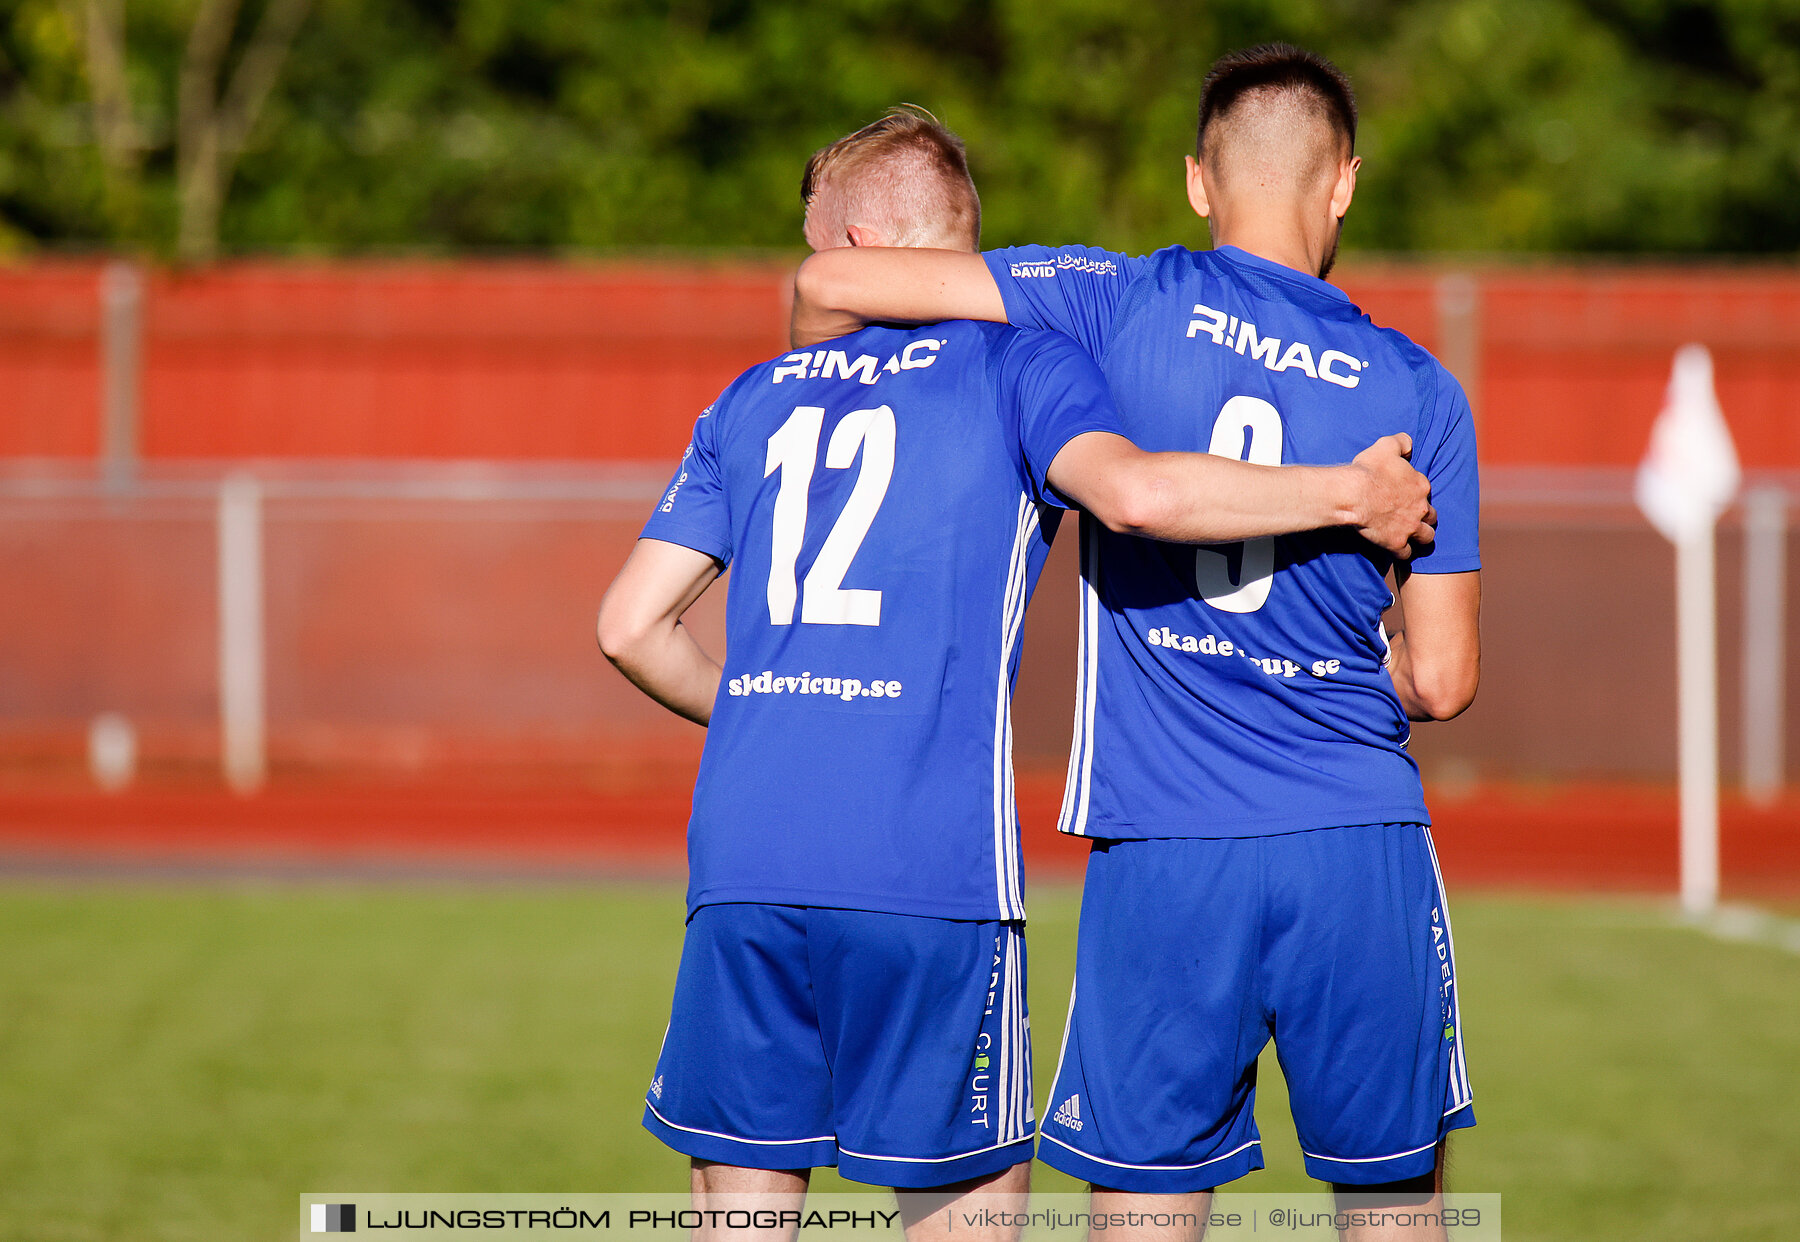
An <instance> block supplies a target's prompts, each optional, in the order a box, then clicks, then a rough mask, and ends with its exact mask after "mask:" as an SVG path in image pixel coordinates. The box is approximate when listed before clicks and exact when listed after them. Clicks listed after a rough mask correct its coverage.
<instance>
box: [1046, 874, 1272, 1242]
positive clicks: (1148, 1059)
mask: <svg viewBox="0 0 1800 1242" xmlns="http://www.w3.org/2000/svg"><path fill="white" fill-rule="evenodd" d="M1255 846H1256V843H1255V842H1254V841H1238V840H1162V841H1114V842H1102V843H1097V844H1096V846H1095V848H1094V851H1093V854H1092V855H1091V856H1090V858H1089V861H1088V872H1087V882H1086V886H1085V888H1084V890H1083V893H1082V906H1081V929H1080V935H1079V938H1078V940H1077V943H1076V950H1075V953H1076V959H1075V991H1074V994H1073V995H1072V996H1071V998H1070V1009H1069V1020H1068V1028H1067V1031H1066V1033H1065V1035H1064V1037H1063V1051H1062V1055H1061V1058H1060V1062H1059V1064H1058V1067H1057V1076H1056V1082H1055V1085H1054V1087H1053V1088H1052V1091H1051V1094H1050V1102H1051V1107H1050V1116H1049V1118H1048V1119H1046V1121H1045V1123H1044V1126H1043V1131H1042V1135H1041V1141H1040V1144H1039V1147H1038V1157H1039V1159H1041V1160H1043V1161H1044V1163H1046V1164H1048V1165H1050V1166H1051V1167H1053V1168H1057V1169H1060V1170H1062V1171H1063V1172H1065V1173H1070V1174H1072V1175H1074V1176H1076V1177H1080V1178H1082V1179H1084V1180H1085V1181H1087V1182H1088V1183H1089V1184H1090V1185H1091V1186H1093V1188H1094V1200H1093V1201H1094V1206H1095V1210H1096V1211H1100V1210H1104V1211H1106V1212H1108V1213H1115V1214H1116V1213H1125V1214H1126V1215H1127V1219H1128V1220H1129V1219H1130V1218H1131V1217H1132V1216H1133V1215H1135V1217H1137V1218H1138V1219H1137V1221H1136V1223H1135V1224H1130V1223H1128V1224H1125V1225H1123V1226H1120V1227H1118V1228H1114V1227H1110V1226H1109V1227H1108V1228H1107V1230H1106V1233H1105V1236H1106V1237H1107V1238H1109V1239H1124V1238H1129V1239H1140V1238H1142V1239H1158V1240H1159V1242H1161V1240H1163V1239H1183V1240H1191V1239H1197V1238H1199V1237H1200V1236H1202V1234H1203V1233H1204V1230H1205V1221H1206V1211H1207V1208H1208V1206H1209V1203H1210V1192H1211V1190H1212V1189H1213V1187H1215V1186H1217V1185H1220V1184H1222V1183H1224V1182H1228V1181H1231V1180H1233V1179H1234V1178H1237V1177H1241V1176H1242V1175H1243V1174H1245V1173H1247V1172H1249V1171H1250V1170H1252V1169H1259V1168H1261V1167H1262V1140H1261V1138H1260V1137H1259V1136H1258V1134H1257V1131H1256V1120H1255V1115H1254V1102H1255V1088H1256V1058H1257V1054H1258V1053H1259V1052H1260V1051H1261V1049H1262V1047H1263V1045H1264V1044H1265V1043H1266V1042H1267V1040H1268V1018H1267V1014H1266V1013H1265V1011H1264V1008H1263V1005H1262V1002H1261V999H1260V997H1258V995H1257V994H1256V992H1255V982H1256V980H1255V974H1256V972H1255V957H1256V951H1257V942H1258V926H1259V919H1260V914H1259V907H1260V904H1261V896H1260V881H1259V879H1258V874H1257V865H1256V862H1257V856H1256V852H1255Z"/></svg>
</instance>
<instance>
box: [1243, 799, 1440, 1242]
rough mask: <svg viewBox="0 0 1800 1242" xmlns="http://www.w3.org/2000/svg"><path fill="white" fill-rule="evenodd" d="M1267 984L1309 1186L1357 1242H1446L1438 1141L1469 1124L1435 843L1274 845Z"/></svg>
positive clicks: (1348, 840) (1390, 839) (1366, 837)
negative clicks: (1333, 1193)
mask: <svg viewBox="0 0 1800 1242" xmlns="http://www.w3.org/2000/svg"><path fill="white" fill-rule="evenodd" d="M1265 848H1266V850H1267V852H1268V872H1269V876H1270V879H1269V885H1270V906H1269V952H1268V955H1267V957H1266V959H1265V970H1266V971H1267V973H1268V978H1267V979H1266V980H1265V983H1264V989H1265V991H1266V993H1267V994H1268V996H1269V997H1270V999H1271V1001H1272V1003H1273V1005H1274V1009H1275V1013H1276V1019H1275V1050H1276V1053H1277V1055H1278V1056H1279V1057H1280V1059H1281V1066H1282V1071H1283V1073H1284V1074H1285V1075H1286V1076H1287V1079H1288V1090H1289V1095H1290V1099H1291V1100H1292V1103H1293V1109H1294V1123H1295V1127H1296V1129H1297V1130H1298V1132H1299V1137H1300V1146H1301V1151H1302V1153H1303V1154H1304V1156H1305V1159H1306V1166H1307V1171H1308V1172H1309V1173H1311V1174H1312V1175H1313V1176H1314V1177H1317V1178H1319V1179H1321V1180H1322V1181H1328V1182H1330V1183H1332V1185H1333V1188H1334V1189H1335V1190H1337V1191H1338V1193H1339V1194H1340V1195H1341V1196H1343V1198H1342V1204H1343V1206H1345V1207H1346V1208H1352V1209H1354V1208H1356V1207H1360V1206H1363V1205H1362V1203H1361V1201H1360V1200H1359V1198H1358V1197H1359V1196H1360V1195H1363V1194H1371V1195H1375V1196H1378V1199H1379V1201H1386V1202H1387V1203H1388V1204H1389V1206H1388V1207H1387V1208H1385V1209H1383V1208H1380V1207H1379V1206H1378V1205H1377V1204H1376V1203H1371V1204H1370V1205H1369V1206H1370V1207H1371V1209H1372V1212H1371V1215H1370V1217H1369V1219H1368V1220H1367V1221H1365V1222H1359V1223H1357V1224H1355V1225H1353V1226H1352V1228H1351V1229H1350V1230H1349V1231H1346V1233H1345V1237H1347V1238H1354V1239H1357V1242H1373V1240H1374V1239H1403V1238H1404V1239H1420V1240H1424V1239H1441V1238H1442V1237H1443V1236H1444V1231H1443V1225H1442V1222H1441V1219H1440V1216H1441V1214H1440V1213H1438V1212H1437V1211H1434V1210H1433V1209H1434V1208H1435V1207H1437V1206H1438V1205H1439V1204H1440V1203H1441V1186H1442V1182H1441V1177H1442V1156H1443V1150H1444V1139H1445V1137H1446V1135H1448V1134H1449V1133H1450V1132H1451V1131H1452V1130H1455V1129H1459V1128H1462V1127H1464V1126H1471V1125H1474V1124H1475V1118H1474V1109H1473V1106H1472V1093H1471V1090H1470V1087H1469V1079H1468V1072H1467V1069H1466V1067H1465V1065H1464V1061H1463V1032H1462V1027H1461V1020H1460V1016H1459V1012H1458V1010H1459V1007H1458V1004H1457V995H1456V987H1457V984H1456V959H1455V953H1454V950H1453V946H1452V941H1451V933H1450V922H1449V911H1448V907H1447V906H1446V904H1445V902H1444V896H1443V888H1442V884H1441V883H1440V881H1439V879H1438V875H1437V867H1436V860H1435V858H1434V856H1433V854H1432V851H1431V844H1430V838H1429V835H1428V834H1427V832H1426V830H1425V829H1424V828H1423V827H1422V826H1420V825H1416V824H1378V825H1366V826H1362V827H1354V828H1329V829H1323V830H1320V831H1316V832H1304V833H1293V834H1290V835H1288V836H1284V837H1273V838H1270V839H1269V840H1268V841H1267V843H1266V847H1265Z"/></svg>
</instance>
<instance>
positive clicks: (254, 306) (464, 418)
mask: <svg viewBox="0 0 1800 1242" xmlns="http://www.w3.org/2000/svg"><path fill="white" fill-rule="evenodd" d="M100 273H101V267H100V265H99V264H38V265H28V266H22V267H13V268H4V269H0V456H21V455H25V456H51V457H85V456H90V455H92V454H93V453H95V452H96V450H97V445H98V432H97V424H98V418H99V408H98V407H99V377H98V374H97V358H98V352H99V351H98V343H97V325H98V322H99V313H98V305H99V296H98V289H99V281H100ZM1472 274H1473V275H1474V276H1475V277H1476V279H1477V281H1478V284H1479V288H1480V305H1479V310H1478V315H1477V323H1478V325H1479V327H1478V341H1479V345H1478V347H1477V349H1476V350H1475V351H1474V354H1473V357H1472V358H1471V357H1462V356H1459V355H1458V353H1457V351H1456V346H1455V342H1454V341H1445V340H1443V339H1441V336H1442V333H1441V322H1440V318H1439V314H1438V310H1437V292H1438V284H1439V280H1440V276H1441V271H1440V270H1439V269H1432V268H1424V267H1404V268H1381V267H1372V266H1367V265H1365V266H1363V267H1362V268H1360V269H1358V268H1356V267H1355V266H1352V267H1351V268H1350V269H1349V270H1348V271H1347V272H1345V273H1344V276H1343V283H1344V286H1345V288H1347V289H1348V290H1349V292H1350V293H1351V295H1352V296H1353V297H1354V298H1356V299H1357V300H1358V301H1359V302H1360V303H1361V304H1362V305H1363V306H1364V307H1365V308H1366V309H1367V310H1368V311H1369V312H1370V313H1371V314H1372V315H1373V316H1374V317H1375V319H1376V320H1377V321H1378V322H1382V323H1386V324H1390V325H1392V326H1394V327H1397V328H1399V329H1401V330H1402V331H1405V332H1407V333H1409V334H1410V335H1412V336H1414V337H1415V338H1416V339H1418V340H1419V341H1420V342H1421V343H1422V344H1424V345H1426V346H1427V347H1429V348H1433V349H1435V350H1438V351H1439V352H1440V353H1441V354H1443V356H1444V357H1445V360H1446V361H1447V362H1448V363H1449V364H1450V365H1451V366H1452V367H1453V369H1456V370H1459V371H1460V372H1461V373H1462V374H1463V377H1464V378H1465V380H1468V381H1470V385H1469V386H1470V388H1471V389H1472V395H1473V397H1474V400H1475V404H1476V408H1477V414H1478V417H1479V419H1480V426H1481V437H1482V452H1483V457H1484V459H1485V460H1486V461H1487V462H1489V463H1490V464H1496V465H1503V464H1504V465H1511V464H1518V465H1628V464H1631V463H1633V462H1635V461H1636V460H1637V459H1638V457H1639V455H1640V454H1641V453H1642V451H1643V448H1644V445H1645V444H1646V442H1647V440H1648V436H1649V426H1650V420H1651V419H1652V418H1653V417H1654V416H1655V413H1656V410H1657V408H1658V406H1659V405H1660V403H1661V400H1662V391H1663V387H1664V385H1665V383H1666V382H1667V377H1668V369H1669V362H1670V359H1671V356H1672V354H1673V352H1674V350H1675V348H1676V347H1677V346H1678V345H1680V344H1682V343H1683V342H1685V341H1689V340H1699V341H1704V342H1706V343H1707V344H1709V345H1710V346H1712V348H1713V351H1714V354H1715V357H1716V360H1717V371H1718V384H1719V396H1720V400H1721V403H1722V404H1723V406H1724V409H1725V413H1726V417H1727V418H1728V419H1729V420H1730V422H1731V424H1732V427H1733V430H1734V432H1735V433H1736V435H1737V437H1738V443H1739V449H1740V452H1741V454H1742V456H1743V459H1744V463H1745V464H1746V465H1747V466H1751V467H1759V466H1760V467H1788V468H1793V467H1800V271H1796V270H1795V269H1793V268H1791V267H1784V268H1738V269H1724V268H1716V267H1715V268H1700V267H1694V268H1673V267H1657V268H1650V267H1630V268H1623V267H1585V268H1568V267H1561V268H1543V269H1531V268H1527V269H1520V268H1492V269H1486V270H1476V271H1474V272H1473V273H1472ZM788 277H789V269H787V268H786V267H784V266H781V265H776V264H765V265H762V266H753V265H743V264H738V265H731V266H707V265H703V264H689V265H686V266H679V267H678V266H668V265H652V264H645V263H636V264H618V263H615V264H604V265H581V264H551V263H467V262H465V263H444V264H427V263H412V264H380V263H372V264H354V265H353V264H335V265H310V264H299V263H247V264H235V265H230V266H226V267H222V268H217V269H211V270H207V271H203V272H187V273H181V272H166V271H153V272H151V273H150V274H149V277H148V281H147V293H146V313H145V339H144V359H145V361H144V373H143V388H142V392H143V411H142V431H141V436H140V439H141V444H142V449H143V452H144V454H145V456H147V457H151V458H208V457H212V458H219V457H293V458H330V457H337V458H349V457H395V458H495V459H514V460H518V459H587V460H596V459H599V460H606V459H611V460H667V459H669V458H671V457H673V456H674V455H675V454H677V453H679V452H680V449H681V446H682V444H683V443H684V442H685V440H686V437H687V433H688V429H689V427H690V426H691V425H692V422H693V419H694V416H695V415H696V414H697V413H698V412H699V411H700V410H701V409H702V408H703V407H704V406H705V405H706V404H707V403H708V402H710V401H711V400H712V398H713V397H714V396H715V395H716V394H717V392H718V390H719V389H720V388H721V387H723V386H724V385H725V384H726V383H727V382H728V381H729V380H730V379H731V378H732V377H733V376H734V375H736V374H737V373H738V372H739V371H740V370H742V369H743V368H744V367H746V366H748V365H750V364H751V363H753V362H756V361H759V360H761V359H763V358H766V357H768V356H770V355H772V354H775V353H777V352H779V351H780V350H781V349H782V347H783V345H784V342H785V332H786V293H787V282H788ZM1470 362H1473V363H1474V367H1473V368H1471V367H1470V365H1469V363H1470Z"/></svg>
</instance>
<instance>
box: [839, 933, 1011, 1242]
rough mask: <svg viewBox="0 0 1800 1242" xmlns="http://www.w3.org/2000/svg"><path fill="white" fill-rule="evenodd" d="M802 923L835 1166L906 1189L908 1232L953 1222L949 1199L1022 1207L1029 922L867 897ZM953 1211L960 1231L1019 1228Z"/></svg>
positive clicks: (926, 1232) (995, 1233)
mask: <svg viewBox="0 0 1800 1242" xmlns="http://www.w3.org/2000/svg"><path fill="white" fill-rule="evenodd" d="M808 926H809V933H810V934H809V940H808V944H809V948H810V951H811V955H812V956H811V960H812V971H813V980H814V987H815V992H816V995H817V998H818V1008H819V1034H820V1037H821V1039H822V1040H823V1042H824V1047H825V1055H826V1057H827V1059H828V1061H829V1063H830V1065H831V1072H832V1089H833V1097H834V1109H833V1117H834V1123H835V1126H836V1129H837V1134H838V1168H839V1171H840V1172H841V1173H842V1174H843V1175H844V1176H845V1177H846V1178H849V1179H851V1180H853V1181H859V1182H866V1183H868V1184H870V1185H877V1186H891V1187H893V1188H894V1189H895V1190H896V1191H897V1192H900V1193H901V1194H902V1196H903V1197H904V1199H905V1201H904V1203H903V1211H904V1212H906V1213H907V1216H908V1218H909V1225H908V1229H907V1233H908V1236H909V1237H910V1238H914V1239H921V1240H922V1239H925V1238H931V1237H936V1236H939V1235H940V1234H942V1233H944V1232H946V1231H947V1230H948V1228H949V1220H948V1217H947V1215H946V1211H945V1207H946V1205H947V1204H951V1203H960V1204H962V1205H963V1206H968V1207H973V1206H974V1205H975V1204H976V1203H977V1201H978V1200H977V1199H976V1198H975V1197H976V1196H981V1197H982V1199H983V1200H985V1202H984V1203H983V1206H992V1207H994V1208H995V1209H996V1210H999V1209H1001V1208H1003V1207H1007V1208H1009V1210H1010V1209H1013V1208H1022V1207H1023V1206H1024V1192H1025V1189H1026V1184H1027V1183H1026V1179H1027V1177H1028V1173H1029V1161H1030V1159H1031V1135H1032V1121H1033V1116H1032V1108H1031V1031H1030V1018H1029V1016H1028V1014H1027V1011H1026V1005H1025V940H1024V933H1023V929H1022V928H1021V926H1020V925H1019V924H1017V923H1000V922H986V923H981V922H961V921H955V920H950V919H935V918H921V917H915V916H911V915H902V914H880V913H872V912H869V911H863V910H814V911H812V912H811V913H810V916H809V923H808ZM915 1192H923V1193H925V1194H927V1195H930V1196H932V1197H931V1198H927V1199H921V1200H913V1199H911V1195H912V1194H913V1193H915ZM956 1223H957V1228H956V1230H955V1233H956V1236H958V1237H970V1236H980V1237H988V1238H993V1239H996V1240H1003V1239H1009V1238H1013V1237H1016V1236H1017V1233H1018V1230H1017V1229H1016V1227H1012V1226H1005V1225H997V1226H995V1227H993V1228H992V1229H984V1230H982V1231H980V1232H978V1233H976V1234H973V1235H972V1234H971V1232H970V1230H969V1227H968V1224H967V1221H966V1220H965V1219H963V1218H958V1220H957V1222H956Z"/></svg>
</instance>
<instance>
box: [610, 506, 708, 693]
mask: <svg viewBox="0 0 1800 1242" xmlns="http://www.w3.org/2000/svg"><path fill="white" fill-rule="evenodd" d="M718 576H719V562H718V561H716V560H714V559H713V558H712V557H710V556H708V555H707V554H706V553H704V552H697V551H695V550H694V549H693V548H686V547H682V546H681V545H680V544H678V543H665V542H664V541H662V540H660V539H639V540H638V541H637V544H636V546H634V547H633V548H632V550H631V555H630V556H628V557H626V558H625V564H624V567H623V568H621V569H620V570H619V576H618V577H616V578H614V579H613V581H612V585H611V586H610V587H608V588H607V590H606V596H605V598H604V599H602V600H601V601H600V619H599V623H598V625H597V626H596V635H597V637H598V638H599V641H600V650H601V652H603V653H604V654H605V656H606V658H607V659H608V660H610V661H612V664H613V667H615V668H617V669H618V670H619V671H620V672H621V673H623V674H625V676H626V677H627V678H628V679H629V680H630V681H631V683H632V684H633V685H635V686H636V687H637V688H638V689H640V690H642V691H643V692H644V693H645V694H647V695H649V696H650V697H651V698H653V699H655V700H656V701H657V702H658V703H661V704H662V705H663V706H664V707H666V708H668V709H669V710H670V711H672V712H675V713H676V714H677V715H681V716H685V717H687V718H688V719H689V720H691V721H693V722H694V723H695V724H702V725H703V724H705V723H707V721H708V720H709V719H710V718H711V717H712V707H713V700H714V699H716V698H717V697H718V695H719V678H720V677H721V676H722V675H723V670H722V669H721V668H720V666H719V663H718V661H716V660H714V659H713V658H712V657H711V656H709V655H707V654H706V652H704V651H702V650H701V649H700V644H699V643H697V642H695V641H694V636H693V634H692V633H690V632H689V630H688V628H687V627H686V626H685V625H683V624H682V623H681V615H682V614H683V613H684V612H686V611H687V610H688V609H689V608H690V607H692V606H693V604H694V601H695V600H697V599H699V598H700V597H701V596H702V595H703V594H705V593H706V588H707V587H709V586H711V585H712V584H713V581H714V580H715V579H717V578H718Z"/></svg>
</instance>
